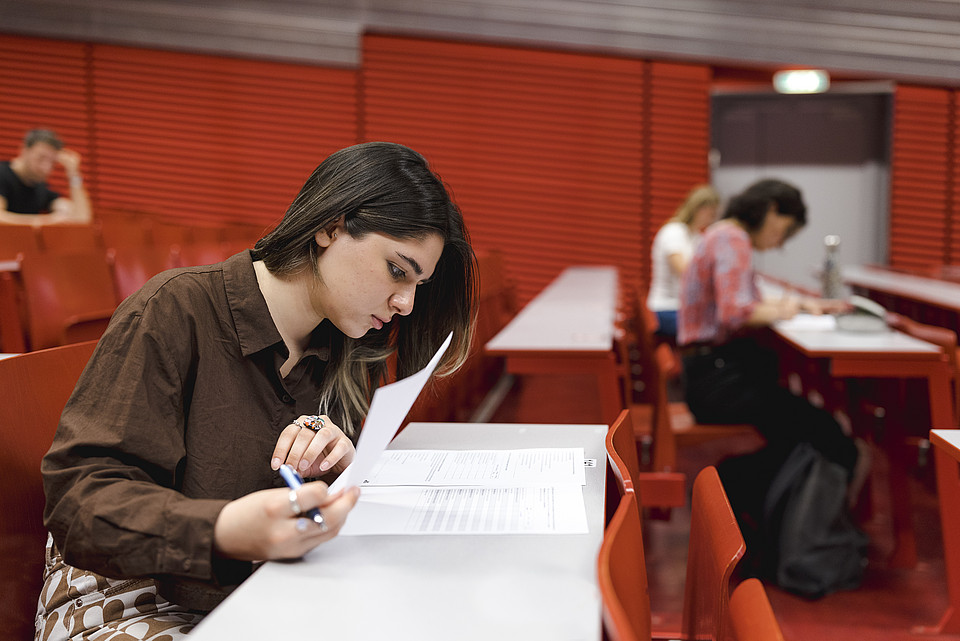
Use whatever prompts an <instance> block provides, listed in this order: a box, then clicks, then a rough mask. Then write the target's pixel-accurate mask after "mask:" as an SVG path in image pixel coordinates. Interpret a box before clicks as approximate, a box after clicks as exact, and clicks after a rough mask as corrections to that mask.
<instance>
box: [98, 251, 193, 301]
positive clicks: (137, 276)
mask: <svg viewBox="0 0 960 641" xmlns="http://www.w3.org/2000/svg"><path fill="white" fill-rule="evenodd" d="M178 263H179V258H178V257H177V255H176V254H175V253H174V252H172V251H170V248H169V247H153V246H139V247H132V246H125V247H116V248H111V249H108V250H107V264H108V265H109V266H110V271H111V274H112V275H113V284H114V288H115V290H116V299H117V304H120V303H121V302H123V300H124V299H125V298H126V297H127V296H129V295H130V294H132V293H134V292H135V291H137V290H138V289H140V288H141V287H143V285H144V283H146V282H147V281H148V280H150V278H152V277H153V276H156V275H157V274H159V273H160V272H162V271H164V270H167V269H172V268H174V267H176V266H177V264H178Z"/></svg>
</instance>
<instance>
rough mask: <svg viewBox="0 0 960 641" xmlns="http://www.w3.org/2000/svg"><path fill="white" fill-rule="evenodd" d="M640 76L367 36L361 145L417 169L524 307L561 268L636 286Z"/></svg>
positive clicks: (496, 51) (569, 59) (590, 59)
mask: <svg viewBox="0 0 960 641" xmlns="http://www.w3.org/2000/svg"><path fill="white" fill-rule="evenodd" d="M645 64H646V63H644V62H643V61H640V60H628V59H623V58H615V57H606V56H591V55H578V54H574V53H561V52H554V51H539V50H531V49H522V48H512V47H500V46H491V45H478V44H466V43H453V42H441V41H433V40H420V39H412V38H402V37H389V36H366V37H365V38H364V63H363V106H364V113H363V123H364V125H363V126H364V131H363V135H364V138H365V139H367V140H375V139H386V140H394V141H397V142H402V143H404V144H408V145H410V146H411V147H413V148H414V149H417V150H418V151H421V152H422V153H424V155H425V156H427V158H428V159H429V160H430V161H431V163H432V164H433V166H434V168H435V169H436V170H437V171H438V172H439V173H440V174H441V175H442V176H443V178H444V180H445V181H446V182H447V183H449V184H450V186H451V187H452V189H453V192H454V195H455V198H456V199H457V202H458V203H459V204H460V206H461V207H462V209H463V211H464V215H465V217H466V219H467V224H468V226H469V228H470V231H471V234H472V236H473V240H474V245H475V247H476V248H477V249H481V250H482V249H492V248H496V249H499V250H501V251H502V252H503V254H504V257H505V260H506V263H507V269H508V272H509V273H510V274H511V275H512V276H513V277H514V278H515V280H516V282H517V287H518V299H519V301H520V302H521V303H522V302H526V301H527V300H528V299H529V298H531V297H532V296H533V295H535V294H536V293H537V292H538V291H540V289H541V288H542V287H543V286H544V285H546V284H547V283H548V282H549V281H550V280H551V279H553V278H554V277H555V276H556V275H557V274H558V273H559V272H560V271H561V269H562V268H563V267H565V266H568V265H572V264H598V263H603V264H616V265H619V266H620V267H621V269H622V273H623V275H624V277H625V280H626V281H627V283H626V284H628V285H636V281H637V279H638V276H639V275H640V273H641V270H642V269H643V265H645V264H646V263H647V255H646V254H645V253H644V250H643V244H642V234H641V229H642V224H641V211H640V202H641V193H640V180H641V173H642V158H643V153H644V150H643V149H642V144H641V127H640V119H641V108H642V104H643V100H644V93H643V86H644V83H643V75H644V67H645Z"/></svg>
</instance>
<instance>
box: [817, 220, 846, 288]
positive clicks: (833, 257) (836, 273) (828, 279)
mask: <svg viewBox="0 0 960 641" xmlns="http://www.w3.org/2000/svg"><path fill="white" fill-rule="evenodd" d="M823 244H824V247H825V249H826V254H825V255H824V259H823V273H822V274H821V276H820V277H821V279H822V282H821V288H822V292H821V294H822V296H823V297H824V298H841V297H842V296H843V294H842V292H841V289H842V287H843V283H842V282H841V279H840V262H839V260H838V256H837V254H838V253H839V249H840V237H839V236H836V235H834V234H830V235H828V236H826V237H825V238H824V239H823Z"/></svg>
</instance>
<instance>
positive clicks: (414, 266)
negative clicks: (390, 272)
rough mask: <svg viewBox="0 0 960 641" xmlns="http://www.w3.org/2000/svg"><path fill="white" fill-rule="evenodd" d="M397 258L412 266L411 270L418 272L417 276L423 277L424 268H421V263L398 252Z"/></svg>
mask: <svg viewBox="0 0 960 641" xmlns="http://www.w3.org/2000/svg"><path fill="white" fill-rule="evenodd" d="M397 256H399V257H400V258H401V259H402V260H404V261H406V262H407V264H409V265H410V267H411V269H413V271H414V272H416V274H417V276H423V268H422V267H420V263H418V262H417V261H415V260H414V259H412V258H410V257H409V256H405V255H403V254H401V253H400V252H397Z"/></svg>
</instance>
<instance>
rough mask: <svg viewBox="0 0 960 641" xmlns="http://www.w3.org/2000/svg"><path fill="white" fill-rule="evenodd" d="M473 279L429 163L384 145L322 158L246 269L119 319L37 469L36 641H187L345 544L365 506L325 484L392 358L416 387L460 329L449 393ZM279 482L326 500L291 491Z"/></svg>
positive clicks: (171, 282) (163, 277)
mask: <svg viewBox="0 0 960 641" xmlns="http://www.w3.org/2000/svg"><path fill="white" fill-rule="evenodd" d="M474 265H475V258H474V255H473V251H472V249H471V247H470V243H469V239H468V235H467V231H466V229H465V227H464V222H463V218H462V216H461V213H460V211H459V210H458V208H457V207H456V205H455V204H454V203H453V202H452V201H451V199H450V197H449V195H448V193H447V190H446V189H445V187H444V185H443V183H442V182H441V180H440V179H439V178H438V177H437V176H436V175H435V174H434V173H433V172H432V171H431V170H430V168H429V167H428V165H427V162H426V161H425V160H424V158H423V157H422V156H420V155H419V154H418V153H416V152H414V151H413V150H411V149H408V148H406V147H404V146H402V145H398V144H392V143H382V142H374V143H366V144H361V145H356V146H354V147H349V148H346V149H343V150H341V151H338V152H336V153H334V154H332V155H331V156H330V157H328V158H327V159H326V160H324V161H323V162H322V163H321V164H320V166H319V167H317V169H316V170H315V171H314V172H313V174H312V175H311V176H310V177H309V178H308V179H307V181H306V183H305V184H304V186H303V188H302V189H301V191H300V193H299V194H298V195H297V197H296V199H295V200H294V201H293V203H292V204H291V205H290V207H289V209H288V210H287V212H286V214H285V215H284V217H283V219H282V220H281V221H280V223H279V224H278V225H277V226H276V228H275V229H273V231H271V232H270V233H268V234H267V235H266V236H264V237H263V238H261V239H260V240H259V241H258V242H257V243H256V245H255V248H254V249H253V250H252V251H244V252H242V253H240V254H237V255H235V256H233V257H231V258H229V259H228V260H226V261H224V262H222V263H219V264H215V265H208V266H203V267H189V268H183V269H176V270H172V271H168V272H164V273H162V274H160V275H158V276H156V277H154V278H153V279H151V280H150V281H149V282H148V283H147V284H146V285H145V286H144V287H143V288H142V289H140V290H139V291H138V292H137V293H135V294H133V295H132V296H130V297H129V298H128V299H127V300H126V301H124V302H123V304H121V305H120V307H119V308H118V310H117V312H116V314H115V315H114V317H113V319H112V320H111V323H110V326H109V328H108V329H107V331H106V333H105V334H104V336H103V337H102V339H101V340H100V342H99V344H98V345H97V348H96V351H95V352H94V354H93V356H92V358H91V360H90V362H89V364H88V365H87V367H86V370H85V371H84V373H83V375H82V376H81V378H80V380H79V382H78V383H77V386H76V389H75V391H74V393H73V395H72V397H71V398H70V400H69V402H68V403H67V406H66V409H65V410H64V412H63V416H62V419H61V422H60V425H59V428H58V430H57V434H56V437H55V439H54V442H53V445H52V447H51V448H50V450H49V452H48V453H47V455H46V456H45V458H44V460H43V464H42V471H43V475H44V489H45V491H46V497H47V505H46V511H45V518H44V520H45V524H46V526H47V528H48V529H49V531H50V537H49V540H48V549H47V566H46V572H45V585H44V587H43V591H42V593H41V595H40V604H39V610H38V617H37V625H38V632H37V634H38V638H41V639H45V640H53V639H79V638H84V639H86V638H114V636H113V635H114V634H123V631H125V630H126V631H129V632H130V633H131V634H132V633H133V631H135V632H136V634H135V636H136V638H138V639H158V640H159V639H165V640H167V639H177V638H180V637H181V636H183V635H184V634H186V633H187V632H188V631H189V630H190V629H192V627H193V626H194V625H195V624H196V623H197V622H198V621H200V620H201V619H202V617H203V616H204V614H205V613H207V612H209V611H210V610H211V609H212V608H214V607H215V606H216V605H217V604H218V603H220V601H222V600H223V599H224V598H225V597H226V595H227V594H229V593H230V591H231V590H233V589H234V588H235V587H236V586H237V585H239V584H240V583H241V582H242V581H243V580H244V579H245V578H247V577H248V576H249V575H250V574H251V572H252V571H253V569H254V567H255V565H256V563H257V562H259V561H264V560H270V559H293V558H298V557H300V556H302V555H303V554H305V553H306V552H308V551H310V550H311V549H313V548H315V547H316V546H318V545H322V544H323V543H325V542H326V541H329V540H330V539H331V538H333V537H334V536H336V534H337V532H338V531H339V530H340V528H341V526H342V525H343V523H344V521H345V519H346V518H347V515H348V513H349V512H350V510H351V508H353V506H354V504H355V503H356V501H357V498H358V496H359V490H358V489H357V488H349V489H346V490H344V491H341V492H337V493H333V494H331V493H330V492H328V490H327V482H329V481H332V480H333V479H334V478H335V477H336V476H337V475H338V474H339V473H340V472H341V471H342V470H343V469H344V468H345V467H346V466H347V465H349V464H350V462H351V461H352V460H353V457H354V442H355V439H356V437H357V436H358V431H359V429H360V426H361V424H362V421H363V418H364V415H365V413H366V411H367V410H368V407H369V402H370V398H371V396H372V393H373V391H374V389H375V388H376V387H377V386H378V385H380V384H382V383H383V382H385V380H386V378H387V375H388V371H387V359H388V357H391V356H395V361H394V362H395V365H391V367H394V366H395V372H396V375H397V376H398V377H404V376H406V375H408V374H410V373H413V372H415V371H417V370H419V369H421V368H422V367H423V366H424V365H426V363H427V361H428V360H429V358H430V357H431V356H432V355H433V354H434V352H435V351H436V350H437V349H438V348H439V346H440V345H441V343H442V342H443V340H444V339H445V338H446V336H447V334H448V333H449V332H451V331H452V332H453V343H452V345H451V346H450V347H449V348H448V350H447V351H446V353H445V355H444V356H443V358H442V360H441V362H440V365H439V366H438V368H437V374H438V375H443V374H448V373H450V372H452V371H454V370H455V369H456V368H458V367H459V366H460V365H461V364H462V363H463V362H464V360H465V359H466V356H467V352H468V349H469V345H470V339H471V332H472V319H473V317H474V312H473V309H474V305H475V303H474V300H475V291H474ZM283 463H286V464H289V465H291V466H293V467H294V468H295V469H297V470H298V471H299V472H300V473H301V474H302V475H303V476H304V477H306V478H307V479H308V481H309V480H310V479H319V480H314V481H312V482H307V483H305V484H304V485H303V486H301V487H300V488H299V489H298V490H296V491H291V490H289V489H288V488H286V487H285V486H284V483H283V480H282V479H281V477H280V475H279V474H278V473H277V470H278V469H279V467H280V465H281V464H283ZM312 508H319V510H320V515H321V518H318V519H316V520H314V519H308V518H306V517H305V516H304V515H305V514H306V513H307V512H308V511H309V510H311V509H312ZM98 634H100V635H103V636H102V637H101V636H97V635H98ZM124 638H127V637H126V636H124ZM131 638H132V637H131Z"/></svg>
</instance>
